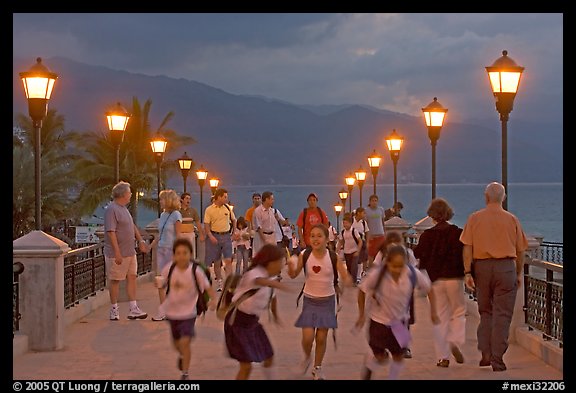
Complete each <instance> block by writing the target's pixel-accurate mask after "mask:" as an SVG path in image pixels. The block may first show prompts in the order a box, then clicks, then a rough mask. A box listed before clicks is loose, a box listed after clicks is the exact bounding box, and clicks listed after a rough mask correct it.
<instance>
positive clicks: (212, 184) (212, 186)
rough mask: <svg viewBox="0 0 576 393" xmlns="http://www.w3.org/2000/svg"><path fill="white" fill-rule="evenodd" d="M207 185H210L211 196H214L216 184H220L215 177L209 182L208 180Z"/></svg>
mask: <svg viewBox="0 0 576 393" xmlns="http://www.w3.org/2000/svg"><path fill="white" fill-rule="evenodd" d="M208 183H210V190H211V191H212V195H214V193H215V192H216V190H217V189H218V184H220V179H218V178H217V177H213V178H211V179H210V180H208Z"/></svg>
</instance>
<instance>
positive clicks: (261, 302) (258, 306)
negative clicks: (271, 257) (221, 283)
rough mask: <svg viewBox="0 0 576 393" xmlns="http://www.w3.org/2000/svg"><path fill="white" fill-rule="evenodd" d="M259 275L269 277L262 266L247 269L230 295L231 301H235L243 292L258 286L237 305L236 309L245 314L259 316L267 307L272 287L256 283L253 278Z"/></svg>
mask: <svg viewBox="0 0 576 393" xmlns="http://www.w3.org/2000/svg"><path fill="white" fill-rule="evenodd" d="M259 277H264V278H270V276H269V275H268V271H267V270H266V269H265V268H264V267H262V266H256V267H255V268H253V269H250V270H247V271H246V273H244V274H243V275H242V278H241V279H240V282H239V283H238V287H237V288H236V291H235V292H234V296H232V301H233V302H235V301H236V300H238V299H239V298H240V296H242V294H243V293H245V292H247V291H249V290H250V289H252V288H260V289H259V290H258V291H257V292H256V293H255V294H254V295H252V296H250V297H249V298H247V299H246V300H243V301H242V302H241V303H240V305H239V306H238V310H240V311H242V312H245V313H246V314H252V315H258V316H260V315H261V314H262V313H263V312H264V311H266V310H267V309H268V302H269V301H270V295H271V293H272V288H270V287H263V286H260V285H256V284H255V283H254V280H256V279H257V278H259Z"/></svg>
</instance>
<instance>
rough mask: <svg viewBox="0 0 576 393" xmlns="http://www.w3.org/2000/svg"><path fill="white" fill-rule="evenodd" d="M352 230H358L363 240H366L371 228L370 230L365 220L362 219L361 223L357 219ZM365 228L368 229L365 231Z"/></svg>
mask: <svg viewBox="0 0 576 393" xmlns="http://www.w3.org/2000/svg"><path fill="white" fill-rule="evenodd" d="M352 228H356V230H357V231H358V233H360V234H361V235H362V240H364V239H366V233H367V232H370V228H368V223H367V222H366V220H364V219H362V220H360V221H356V219H354V223H353V224H352ZM364 228H366V229H364Z"/></svg>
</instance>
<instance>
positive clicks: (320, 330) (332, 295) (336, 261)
mask: <svg viewBox="0 0 576 393" xmlns="http://www.w3.org/2000/svg"><path fill="white" fill-rule="evenodd" d="M310 243H311V247H312V248H311V250H310V249H307V250H304V251H302V253H300V255H299V256H298V260H297V262H296V263H289V264H288V275H289V276H290V278H296V277H297V276H298V274H300V272H301V271H302V270H304V274H305V276H306V281H305V284H304V289H303V295H304V296H303V299H304V300H303V304H302V313H301V314H300V317H299V318H298V320H297V321H296V323H295V326H296V327H299V328H302V349H303V351H304V359H303V360H302V362H301V363H300V365H299V367H298V372H299V373H301V374H305V373H306V371H307V370H308V367H310V362H311V359H310V353H311V352H312V345H313V344H314V341H316V348H315V350H314V368H313V369H312V377H313V378H314V379H315V380H319V379H325V378H324V374H323V372H322V360H323V359H324V354H325V353H326V341H327V337H328V329H335V328H336V327H337V321H336V290H337V288H336V286H337V285H336V282H337V280H336V278H337V277H335V275H338V276H339V277H340V279H341V280H342V281H343V282H344V284H345V285H347V286H352V285H353V281H352V277H351V276H350V275H349V274H348V270H347V269H346V264H345V263H344V261H342V260H341V259H340V258H339V257H338V256H337V255H336V254H335V253H334V252H332V251H329V250H328V248H327V247H328V228H326V226H325V225H323V224H317V225H315V226H314V227H312V229H311V231H310ZM304 255H307V256H308V259H307V261H306V262H304ZM291 259H296V258H295V257H294V256H293V257H291ZM336 271H337V273H336Z"/></svg>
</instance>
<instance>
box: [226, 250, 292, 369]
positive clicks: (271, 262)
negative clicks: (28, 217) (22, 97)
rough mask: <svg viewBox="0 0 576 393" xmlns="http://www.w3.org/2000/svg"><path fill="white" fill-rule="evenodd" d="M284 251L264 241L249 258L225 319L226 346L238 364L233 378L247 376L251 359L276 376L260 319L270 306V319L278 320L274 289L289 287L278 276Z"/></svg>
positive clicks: (271, 351)
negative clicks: (250, 259)
mask: <svg viewBox="0 0 576 393" xmlns="http://www.w3.org/2000/svg"><path fill="white" fill-rule="evenodd" d="M285 258H286V253H285V252H284V251H283V250H282V249H281V248H280V247H278V246H277V245H275V244H265V245H264V246H262V248H260V250H259V251H258V253H257V254H256V255H255V256H254V257H253V258H252V264H251V265H250V268H249V269H248V270H247V271H246V272H245V273H244V274H243V275H242V278H241V279H240V281H239V282H238V285H237V287H236V289H235V291H234V295H233V296H232V303H231V305H230V308H229V309H228V312H227V314H226V317H225V319H224V336H225V338H226V348H227V349H228V354H229V355H230V357H231V358H233V359H236V360H237V361H238V363H239V365H240V367H239V369H238V373H237V374H236V379H248V378H249V377H250V373H251V371H252V363H253V362H257V363H262V366H263V367H264V368H263V371H264V375H265V376H266V378H267V379H275V378H274V373H273V370H272V368H271V367H272V364H273V359H274V351H273V350H272V345H271V344H270V340H269V339H268V336H267V335H266V332H265V331H264V328H263V327H262V325H261V324H260V322H259V319H260V316H261V315H262V314H263V313H264V312H266V311H267V310H271V312H272V319H273V321H274V322H275V323H277V324H280V320H279V318H278V314H277V303H276V297H275V296H274V292H273V289H281V290H289V289H290V287H289V286H287V285H286V284H282V283H280V282H279V281H278V280H277V279H276V278H277V277H278V276H279V274H280V272H281V270H282V265H283V262H284V260H285Z"/></svg>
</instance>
